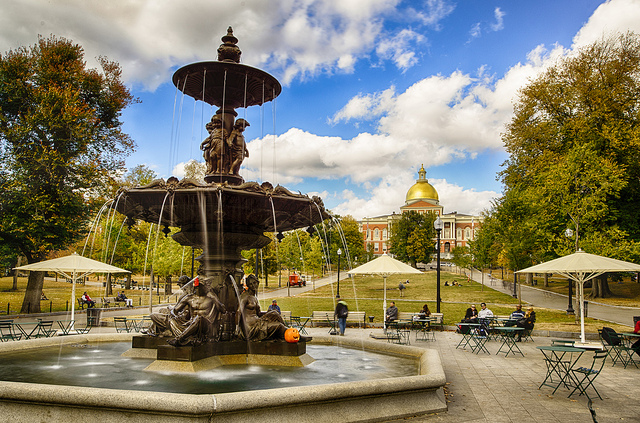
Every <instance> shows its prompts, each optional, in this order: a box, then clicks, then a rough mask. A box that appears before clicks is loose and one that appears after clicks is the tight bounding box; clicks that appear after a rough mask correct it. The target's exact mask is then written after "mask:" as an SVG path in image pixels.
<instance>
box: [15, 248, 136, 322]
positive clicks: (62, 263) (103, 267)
mask: <svg viewBox="0 0 640 423" xmlns="http://www.w3.org/2000/svg"><path fill="white" fill-rule="evenodd" d="M14 269H15V270H30V271H33V272H56V273H59V274H61V275H62V276H64V277H66V278H68V279H71V320H75V302H76V301H75V299H76V280H78V279H81V278H84V277H85V276H87V275H90V274H92V273H131V272H130V271H128V270H124V269H120V268H119V267H115V266H111V265H110V264H107V263H103V262H101V261H97V260H93V259H90V258H87V257H82V256H81V255H78V254H77V253H73V254H71V255H70V256H65V257H59V258H55V259H51V260H45V261H41V262H38V263H32V264H27V265H25V266H20V267H15V268H14Z"/></svg>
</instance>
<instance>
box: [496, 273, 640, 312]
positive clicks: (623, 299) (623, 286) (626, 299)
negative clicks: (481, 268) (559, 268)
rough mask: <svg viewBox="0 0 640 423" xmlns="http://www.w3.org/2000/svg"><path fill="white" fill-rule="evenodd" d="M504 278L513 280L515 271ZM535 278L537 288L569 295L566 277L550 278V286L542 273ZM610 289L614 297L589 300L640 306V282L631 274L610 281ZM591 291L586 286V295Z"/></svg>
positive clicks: (523, 279)
mask: <svg viewBox="0 0 640 423" xmlns="http://www.w3.org/2000/svg"><path fill="white" fill-rule="evenodd" d="M493 275H494V276H496V277H500V276H501V273H500V271H499V270H498V271H496V270H494V271H493ZM504 280H507V281H513V273H507V272H505V273H504ZM519 280H520V282H521V283H523V284H525V283H526V282H525V278H524V276H521V277H520V279H519ZM533 280H534V281H536V282H537V285H535V287H536V288H539V289H544V290H547V291H552V292H555V293H558V294H563V295H569V283H568V282H567V279H566V278H559V277H553V278H549V286H548V287H545V286H544V277H543V276H541V275H540V276H535V277H534V278H533ZM587 285H588V283H587ZM609 289H610V290H611V292H612V293H613V295H614V296H613V297H611V298H596V299H594V300H589V301H595V302H598V303H602V304H608V305H616V306H626V307H640V283H638V282H636V281H634V280H632V279H631V277H630V276H624V277H623V278H622V280H621V281H620V282H611V281H609ZM590 292H591V288H590V287H589V286H587V287H585V289H584V295H585V297H586V296H587V295H589V293H590ZM573 295H575V285H574V287H573Z"/></svg>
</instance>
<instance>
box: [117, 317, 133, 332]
mask: <svg viewBox="0 0 640 423" xmlns="http://www.w3.org/2000/svg"><path fill="white" fill-rule="evenodd" d="M113 324H114V325H115V327H116V332H117V333H120V332H127V333H129V332H131V326H130V325H129V322H127V318H126V317H114V318H113Z"/></svg>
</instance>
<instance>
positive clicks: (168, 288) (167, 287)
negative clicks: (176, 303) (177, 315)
mask: <svg viewBox="0 0 640 423" xmlns="http://www.w3.org/2000/svg"><path fill="white" fill-rule="evenodd" d="M164 293H165V295H171V294H172V290H171V276H167V280H166V281H165V283H164Z"/></svg>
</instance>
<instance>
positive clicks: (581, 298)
mask: <svg viewBox="0 0 640 423" xmlns="http://www.w3.org/2000/svg"><path fill="white" fill-rule="evenodd" d="M580 279H581V280H580V339H581V340H582V343H583V344H584V343H585V342H586V340H585V336H584V280H582V278H580Z"/></svg>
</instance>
